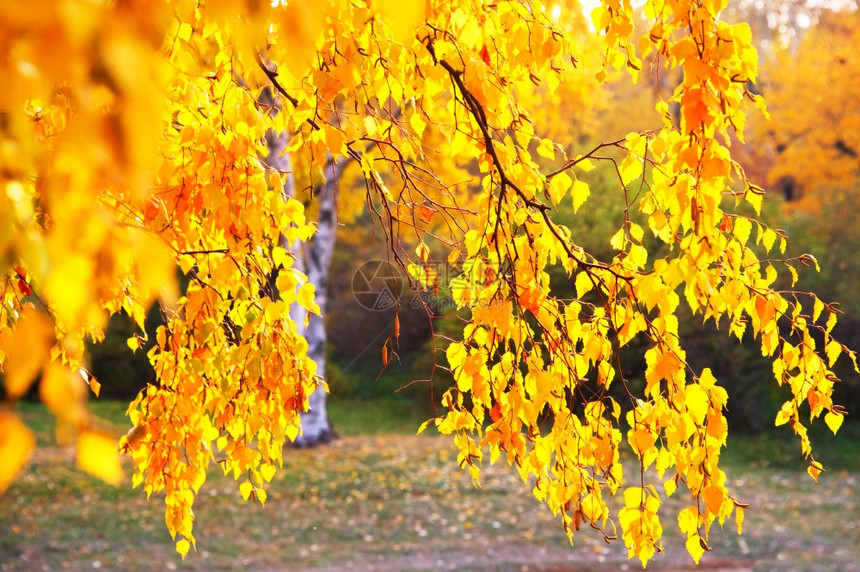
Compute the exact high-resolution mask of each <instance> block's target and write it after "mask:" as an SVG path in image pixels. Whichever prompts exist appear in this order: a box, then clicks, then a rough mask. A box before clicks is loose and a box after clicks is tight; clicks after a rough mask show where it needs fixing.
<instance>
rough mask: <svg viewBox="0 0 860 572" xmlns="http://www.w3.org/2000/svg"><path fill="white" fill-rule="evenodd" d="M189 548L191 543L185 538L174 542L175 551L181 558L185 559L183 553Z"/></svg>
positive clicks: (186, 552)
mask: <svg viewBox="0 0 860 572" xmlns="http://www.w3.org/2000/svg"><path fill="white" fill-rule="evenodd" d="M190 549H191V543H190V542H188V541H187V540H185V539H184V538H183V539H181V540H178V541H177V542H176V551H177V552H178V553H179V555H180V556H182V559H183V560H184V559H185V555H186V554H188V551H189V550H190Z"/></svg>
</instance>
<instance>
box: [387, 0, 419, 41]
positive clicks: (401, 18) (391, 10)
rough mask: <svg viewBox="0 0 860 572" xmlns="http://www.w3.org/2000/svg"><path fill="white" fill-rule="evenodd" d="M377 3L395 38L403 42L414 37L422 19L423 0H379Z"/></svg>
mask: <svg viewBox="0 0 860 572" xmlns="http://www.w3.org/2000/svg"><path fill="white" fill-rule="evenodd" d="M377 5H378V6H379V11H380V12H381V13H382V15H383V17H384V18H385V22H386V23H387V24H388V27H389V28H391V31H392V32H394V39H395V40H397V41H398V42H401V43H405V42H407V41H408V40H409V39H410V37H415V35H416V33H417V31H418V26H419V25H420V24H421V23H422V22H423V21H424V8H425V0H379V2H378V4H377Z"/></svg>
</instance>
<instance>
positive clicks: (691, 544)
mask: <svg viewBox="0 0 860 572" xmlns="http://www.w3.org/2000/svg"><path fill="white" fill-rule="evenodd" d="M686 546H687V552H689V553H690V556H692V557H693V560H694V561H695V562H696V564H698V563H699V560H701V559H702V555H703V554H704V553H705V548H704V547H703V546H702V539H701V538H700V537H699V536H691V537H690V538H688V539H687V543H686Z"/></svg>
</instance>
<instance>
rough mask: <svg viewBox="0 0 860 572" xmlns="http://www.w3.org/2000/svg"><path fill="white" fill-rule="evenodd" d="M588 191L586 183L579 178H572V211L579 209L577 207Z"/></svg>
mask: <svg viewBox="0 0 860 572" xmlns="http://www.w3.org/2000/svg"><path fill="white" fill-rule="evenodd" d="M590 193H591V190H590V189H589V188H588V183H586V182H584V181H580V180H579V179H574V181H573V190H572V191H571V197H572V198H573V212H577V211H579V207H581V206H582V205H583V204H584V203H585V201H586V200H587V199H588V195H589V194H590Z"/></svg>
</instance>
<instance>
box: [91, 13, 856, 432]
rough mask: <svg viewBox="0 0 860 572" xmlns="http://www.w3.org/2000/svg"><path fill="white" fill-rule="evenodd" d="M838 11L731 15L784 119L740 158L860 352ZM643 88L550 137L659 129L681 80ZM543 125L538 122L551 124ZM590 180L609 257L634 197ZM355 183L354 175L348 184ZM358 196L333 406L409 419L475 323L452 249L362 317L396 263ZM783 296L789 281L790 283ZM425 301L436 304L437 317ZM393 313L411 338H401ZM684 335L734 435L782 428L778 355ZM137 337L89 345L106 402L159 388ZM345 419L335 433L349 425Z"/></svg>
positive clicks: (603, 174)
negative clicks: (431, 284) (435, 277)
mask: <svg viewBox="0 0 860 572" xmlns="http://www.w3.org/2000/svg"><path fill="white" fill-rule="evenodd" d="M840 4H841V5H843V6H845V9H843V10H841V11H839V12H833V11H829V10H828V9H826V7H824V5H822V4H821V3H818V2H817V3H814V4H813V3H809V2H803V1H794V2H777V1H775V0H756V1H746V0H741V1H739V2H737V3H736V4H734V5H733V7H731V8H730V9H729V10H728V11H727V12H726V13H725V14H724V18H725V19H727V20H729V21H731V22H737V21H747V22H749V23H750V25H751V27H752V28H753V34H754V37H757V38H759V44H758V48H759V52H760V54H759V57H760V78H759V82H758V84H757V85H756V86H755V89H756V91H758V92H760V93H762V94H763V95H764V96H765V98H766V99H767V100H768V101H769V109H770V112H771V114H772V116H773V117H772V119H771V120H770V121H765V120H763V119H761V118H758V117H754V116H753V114H752V113H751V114H750V120H749V124H748V129H747V136H746V144H745V145H744V144H741V143H740V142H738V141H735V142H734V143H733V152H734V153H735V154H736V157H737V158H738V160H739V162H740V163H741V164H742V165H743V166H744V168H745V169H746V170H747V172H748V173H749V174H750V177H751V179H752V180H754V181H757V182H760V183H762V184H765V185H767V188H768V199H769V200H767V201H765V205H766V206H765V212H763V213H762V217H761V218H762V221H763V222H765V223H767V224H769V225H771V226H772V227H774V228H781V229H784V230H785V231H786V232H787V234H788V236H789V246H788V251H787V253H786V255H787V256H797V255H799V254H802V253H805V252H811V253H813V254H814V255H815V256H816V258H817V260H818V261H819V263H820V266H821V272H820V273H816V272H815V271H814V269H806V271H805V272H802V273H801V277H800V281H799V283H798V284H797V288H798V289H800V290H811V291H813V292H815V293H816V294H817V295H818V296H819V297H821V298H822V300H824V301H825V302H831V301H836V302H839V303H840V304H841V306H840V308H841V309H842V310H843V311H844V312H845V314H846V315H845V316H842V318H841V320H840V322H839V325H838V326H837V332H836V333H837V336H838V338H839V339H840V340H841V341H843V343H845V344H846V345H848V346H849V347H851V348H852V349H855V350H857V349H860V295H858V294H860V289H858V284H860V256H858V251H860V225H858V215H860V202H858V198H860V197H858V193H860V82H858V81H857V78H860V17H858V12H857V10H856V5H852V4H851V3H844V2H842V3H840ZM646 63H647V62H646ZM639 82H640V84H642V83H646V84H648V85H649V86H651V87H652V89H650V90H643V89H641V87H642V86H641V85H640V86H638V88H636V89H634V88H633V86H632V85H631V84H630V83H629V82H626V81H623V80H611V79H610V80H609V81H608V82H607V83H606V86H605V93H604V94H601V98H599V99H601V101H600V104H593V105H588V106H582V107H581V109H580V108H579V107H577V106H576V105H570V106H568V107H566V108H565V110H564V112H563V114H562V117H558V116H557V115H552V116H551V117H548V118H544V119H545V120H546V121H545V122H546V124H547V131H549V132H552V135H553V136H555V137H556V138H557V139H558V138H559V133H556V132H558V131H560V130H561V131H565V130H566V137H564V138H561V140H565V141H573V142H574V143H573V144H572V145H571V146H570V147H569V148H568V149H567V151H568V153H569V154H574V155H575V154H577V153H580V152H583V151H585V150H586V149H590V148H591V147H593V146H594V145H595V144H596V143H598V142H601V141H606V140H611V139H616V138H619V139H620V138H623V137H624V135H625V134H626V133H627V132H629V131H631V130H638V129H643V130H647V129H649V128H653V127H658V126H657V125H643V124H642V121H641V119H640V118H641V117H646V116H649V114H647V113H645V112H644V111H645V110H648V109H653V105H654V103H655V102H656V100H657V98H658V97H660V96H662V97H667V96H668V95H669V93H670V91H671V90H672V89H673V84H672V78H671V77H649V76H648V74H647V73H643V74H642V76H641V77H640V79H639ZM560 89H562V90H563V89H565V86H564V85H563V86H561V87H560ZM572 89H575V86H574V87H573V88H572ZM552 95H553V96H554V97H556V96H558V94H552ZM576 97H577V94H576V93H571V94H570V98H572V99H571V100H573V99H575V98H576ZM619 110H622V111H621V112H619ZM640 110H641V112H640ZM578 112H581V113H585V114H587V117H585V116H578V115H577V113H578ZM565 114H567V115H565ZM540 122H541V117H540V114H539V113H538V114H537V115H536V125H537V126H538V128H540V124H541V123H540ZM559 125H561V126H562V127H561V128H560V127H559ZM586 178H587V182H588V183H589V185H590V187H591V198H590V200H589V201H587V202H586V204H585V205H584V206H583V207H582V208H581V209H580V210H579V212H578V213H577V214H576V215H574V214H573V211H572V207H571V206H570V205H569V204H565V205H559V207H558V208H559V213H558V215H559V217H560V218H561V221H562V223H563V224H566V225H567V226H569V227H570V229H571V231H572V233H573V235H574V237H576V239H577V240H579V242H580V244H581V245H582V246H583V247H584V248H585V249H586V250H588V251H589V252H591V253H593V254H594V255H595V256H597V257H598V258H602V259H608V258H610V257H611V256H612V250H611V248H610V247H609V244H608V239H609V237H610V236H611V235H612V234H614V232H615V230H617V229H618V227H619V225H620V223H621V217H622V215H623V213H622V211H621V209H619V205H621V204H623V201H624V200H625V198H624V196H623V192H622V191H621V190H619V187H618V183H617V179H615V178H614V177H613V175H612V173H611V172H608V170H606V169H596V170H595V171H593V172H591V173H589V174H588V175H586ZM343 185H344V186H346V185H351V182H350V181H349V180H346V181H344V182H343ZM358 193H359V195H360V193H361V190H358ZM353 195H355V196H353ZM359 195H356V193H355V192H354V191H350V190H349V189H345V192H344V200H348V201H349V202H350V205H349V208H348V209H345V208H344V205H341V207H342V208H341V210H343V211H344V212H345V213H347V211H348V213H347V214H345V216H343V217H342V219H341V227H340V229H339V234H338V239H337V247H336V252H335V256H334V260H333V264H332V269H331V279H330V280H329V284H330V292H329V306H328V313H327V316H326V327H327V332H328V340H329V349H328V354H329V358H330V359H329V364H328V366H327V378H328V383H329V386H330V388H331V400H332V402H333V403H334V404H335V406H336V408H337V407H338V406H339V405H343V404H353V405H354V407H357V408H360V403H361V401H362V400H375V401H379V400H384V401H387V402H390V403H391V404H394V405H396V406H398V407H403V408H405V409H407V410H409V411H410V413H413V414H416V415H421V416H425V417H426V416H431V415H433V413H434V403H438V399H439V397H440V396H441V394H442V393H443V392H444V390H445V389H446V388H447V387H448V386H449V385H450V383H451V377H450V375H449V374H448V373H447V372H446V371H445V370H444V368H443V367H434V358H435V362H436V364H437V365H439V366H444V365H445V364H446V360H445V356H444V349H445V346H446V341H445V340H446V337H455V336H457V334H458V332H459V331H460V328H461V327H462V324H461V322H460V320H459V319H458V316H457V313H456V311H455V308H454V306H453V304H452V302H451V297H450V292H448V291H447V290H446V289H447V288H448V282H447V281H448V280H449V279H450V278H452V277H453V275H452V274H451V271H447V270H445V268H446V266H445V262H444V261H445V259H446V256H447V251H444V250H441V249H440V250H439V251H438V252H435V251H434V252H433V256H432V259H433V260H439V261H441V262H440V265H439V268H440V278H441V279H440V281H439V289H438V291H437V292H423V293H422V292H420V291H417V290H415V289H411V288H410V287H409V285H408V284H406V282H407V278H406V276H405V275H404V276H403V281H404V284H405V287H404V288H403V295H402V296H401V299H400V304H399V306H397V307H393V308H391V309H389V310H387V311H369V310H367V309H365V308H364V307H362V305H360V304H359V303H358V302H357V301H356V299H355V297H354V296H353V292H352V289H353V277H354V275H355V272H356V270H357V269H358V267H359V266H360V265H361V264H362V263H364V262H367V261H370V260H387V255H386V246H385V240H384V236H383V231H382V229H379V228H375V227H374V222H373V219H372V217H371V216H370V215H369V214H367V213H362V212H361V207H360V204H361V197H360V196H359ZM630 198H632V199H633V200H635V197H630ZM356 204H358V205H359V206H358V207H355V206H354V205H356ZM553 284H554V286H556V287H557V288H558V292H559V296H561V297H573V296H574V295H575V294H574V288H573V284H572V283H571V282H570V280H569V279H567V277H566V275H565V274H564V272H563V271H559V272H558V273H556V275H554V276H553ZM785 288H790V286H789V284H788V283H786V284H785ZM422 301H423V302H425V303H427V307H428V308H429V309H430V310H431V312H430V313H429V315H428V313H427V311H426V309H425V307H424V304H423V303H422ZM395 313H396V314H397V316H398V317H399V323H400V337H399V340H397V341H395V342H392V341H391V339H393V335H392V334H393V323H394V316H395ZM158 322H159V316H158V313H157V311H153V312H152V313H151V315H150V316H149V319H148V322H147V325H148V329H149V330H150V333H149V337H150V339H151V338H152V336H153V333H152V332H154V327H155V326H156V325H157V323H158ZM681 327H682V331H683V332H684V334H685V338H686V340H687V341H686V345H685V347H686V350H687V354H688V360H689V363H690V365H691V366H692V367H693V368H694V369H695V370H697V371H700V370H701V369H702V368H703V367H711V368H712V370H713V372H714V374H715V375H716V376H717V379H718V380H719V382H720V383H721V384H722V385H723V386H724V387H725V388H726V389H727V390H728V393H729V395H730V400H729V412H728V419H729V422H730V424H731V425H732V427H733V429H735V430H741V431H747V432H759V431H762V430H765V429H768V428H770V427H772V426H773V419H774V416H775V414H776V411H777V410H778V408H779V404H780V403H782V401H784V400H785V397H786V395H787V394H786V392H785V391H782V390H781V389H780V388H779V387H778V386H777V384H776V383H775V382H774V380H773V374H772V372H771V368H770V362H769V361H768V360H767V359H765V358H763V357H762V356H761V353H760V349H759V346H758V344H757V343H756V342H755V341H754V340H751V339H745V340H744V341H743V342H742V343H739V342H738V340H737V339H736V338H730V337H729V336H728V333H727V328H721V329H720V330H719V331H715V329H714V328H713V324H707V325H705V326H702V324H701V318H700V317H696V316H692V315H690V314H689V313H687V314H684V313H683V312H682V324H681ZM134 333H135V332H134V329H133V326H132V325H131V323H130V321H129V320H127V319H124V318H123V317H122V316H118V317H114V318H113V319H112V320H111V322H110V327H109V329H108V331H107V334H106V339H105V341H104V342H103V343H102V344H98V345H93V346H91V347H90V356H91V360H92V364H91V366H92V371H93V373H94V374H95V375H96V376H97V378H99V379H100V380H101V383H102V394H103V395H104V396H107V397H112V398H123V399H129V398H131V397H133V396H134V395H135V394H136V393H137V391H139V389H140V388H142V387H144V386H145V384H146V383H147V382H149V381H151V380H153V379H154V376H153V373H152V370H151V368H150V366H149V364H148V360H147V358H146V351H147V350H148V347H149V346H146V347H144V348H142V349H141V350H138V351H137V352H136V353H132V352H131V350H130V349H129V348H128V346H127V344H126V340H127V339H128V337H129V336H131V335H133V334H134ZM433 333H435V334H436V336H435V337H433V335H432V334H433ZM384 344H385V345H386V346H387V349H388V353H389V356H391V355H393V356H394V357H393V359H392V361H391V362H390V363H389V365H388V367H386V368H384V367H383V359H382V355H381V350H382V347H383V345H384ZM392 344H393V345H392ZM644 349H645V348H644V347H640V348H637V347H635V346H634V347H630V348H629V349H627V350H626V351H625V353H624V355H623V356H622V357H623V360H624V361H623V363H624V364H625V371H624V372H623V373H624V375H625V377H627V378H628V379H629V380H632V382H633V383H634V384H635V383H636V381H637V380H639V379H641V377H642V374H643V372H644V362H643V361H642V359H641V355H642V352H643V351H644ZM392 352H393V353H392ZM846 365H847V364H842V369H841V370H840V371H839V374H840V377H841V378H842V379H843V380H844V381H843V383H841V384H838V385H837V388H836V395H835V401H836V402H837V403H840V404H842V405H844V406H845V407H846V408H847V409H848V410H849V412H857V411H860V379H858V376H857V375H856V374H854V373H853V371H851V370H850V369H849V368H847V367H846ZM350 406H352V405H350ZM856 417H857V416H855V417H854V420H856ZM848 419H849V420H852V417H849V418H848ZM332 421H333V423H334V426H335V430H337V425H338V420H337V418H333V419H332Z"/></svg>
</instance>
